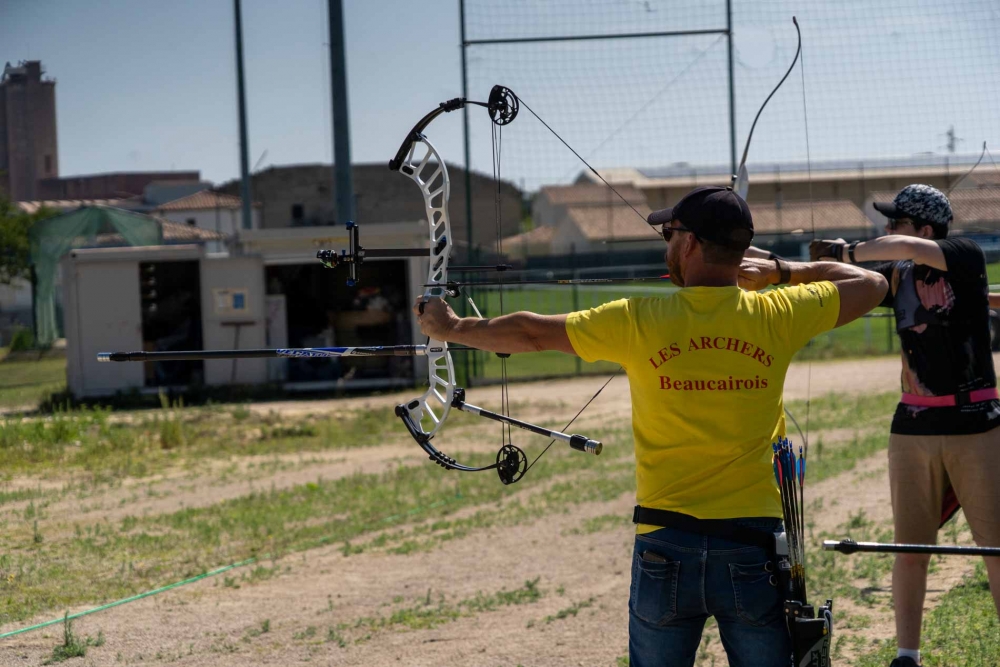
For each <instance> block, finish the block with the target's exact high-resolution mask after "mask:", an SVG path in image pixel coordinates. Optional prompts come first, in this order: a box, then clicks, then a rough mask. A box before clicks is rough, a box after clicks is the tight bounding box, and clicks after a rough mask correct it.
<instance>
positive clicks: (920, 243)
mask: <svg viewBox="0 0 1000 667" xmlns="http://www.w3.org/2000/svg"><path fill="white" fill-rule="evenodd" d="M851 246H853V251H854V252H853V255H854V257H853V261H852V259H851V254H852V253H851ZM809 256H810V257H812V258H813V259H816V260H822V259H834V260H836V261H840V262H847V263H850V264H856V263H858V262H882V261H895V260H912V261H913V263H914V264H923V265H925V266H929V267H931V268H932V269H939V270H941V271H947V270H948V263H947V262H946V261H945V257H944V252H943V251H942V250H941V246H940V245H938V244H937V243H936V242H934V241H932V240H930V239H922V238H917V237H915V236H880V237H879V238H877V239H871V240H870V241H863V242H860V243H853V244H849V243H846V242H845V241H842V240H839V239H838V240H836V241H825V240H824V241H813V242H812V243H810V244H809Z"/></svg>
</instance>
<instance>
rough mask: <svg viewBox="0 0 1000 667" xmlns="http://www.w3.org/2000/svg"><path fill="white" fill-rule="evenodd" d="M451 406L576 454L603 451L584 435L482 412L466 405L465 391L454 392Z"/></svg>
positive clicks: (600, 446)
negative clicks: (556, 443) (563, 445)
mask: <svg viewBox="0 0 1000 667" xmlns="http://www.w3.org/2000/svg"><path fill="white" fill-rule="evenodd" d="M451 404H452V407H455V408H458V409H459V410H462V411H463V412H471V413H472V414H474V415H479V416H480V417H486V418H487V419H492V420H493V421H497V422H500V423H502V424H510V425H511V426H516V427H517V428H521V429H524V430H525V431H531V432H532V433H537V434H538V435H544V436H545V437H546V438H552V439H553V440H559V441H561V442H565V443H566V444H568V445H569V446H570V447H571V448H573V449H575V450H577V451H578V452H586V453H587V454H593V455H594V456H599V455H600V453H601V451H602V450H603V449H604V445H602V444H601V442H600V441H598V440H591V439H590V438H588V437H586V436H584V435H572V434H569V433H563V432H562V431H555V430H552V429H548V428H545V427H543V426H537V425H535V424H531V423H529V422H525V421H521V420H520V419H514V418H513V417H508V416H507V415H502V414H499V413H497V412H490V411H489V410H484V409H483V408H480V407H478V406H475V405H471V404H469V403H466V402H465V390H464V389H461V388H459V389H457V390H455V398H454V400H452V403H451Z"/></svg>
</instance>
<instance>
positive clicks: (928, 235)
mask: <svg viewBox="0 0 1000 667" xmlns="http://www.w3.org/2000/svg"><path fill="white" fill-rule="evenodd" d="M917 236H919V237H920V238H922V239H933V238H934V228H933V227H931V226H930V225H924V226H923V227H921V228H920V229H918V230H917Z"/></svg>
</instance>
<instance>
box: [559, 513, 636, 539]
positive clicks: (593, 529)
mask: <svg viewBox="0 0 1000 667" xmlns="http://www.w3.org/2000/svg"><path fill="white" fill-rule="evenodd" d="M631 525H632V517H630V516H627V515H625V514H602V515H600V516H595V517H591V518H589V519H585V520H584V522H583V524H582V525H581V526H580V527H579V528H571V529H569V530H566V531H564V534H566V535H590V534H592V533H599V532H601V531H605V530H615V529H617V528H623V527H627V526H631Z"/></svg>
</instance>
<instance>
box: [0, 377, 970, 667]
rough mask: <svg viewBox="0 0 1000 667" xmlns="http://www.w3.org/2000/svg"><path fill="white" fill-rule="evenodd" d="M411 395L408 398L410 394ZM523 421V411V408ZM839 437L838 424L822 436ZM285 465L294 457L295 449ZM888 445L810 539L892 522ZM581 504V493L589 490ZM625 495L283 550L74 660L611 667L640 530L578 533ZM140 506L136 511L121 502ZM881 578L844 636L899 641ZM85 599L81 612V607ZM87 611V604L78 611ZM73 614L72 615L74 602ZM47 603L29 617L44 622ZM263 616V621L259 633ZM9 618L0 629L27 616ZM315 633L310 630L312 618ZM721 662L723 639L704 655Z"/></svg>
mask: <svg viewBox="0 0 1000 667" xmlns="http://www.w3.org/2000/svg"><path fill="white" fill-rule="evenodd" d="M603 381H604V379H602V378H594V377H588V378H582V379H578V380H560V381H552V382H538V383H533V384H523V385H517V386H516V387H515V388H514V389H512V392H511V393H512V395H513V396H514V398H515V400H518V401H523V402H526V403H527V405H528V406H531V405H532V404H535V407H534V410H532V409H531V408H530V407H529V409H528V412H529V413H530V412H532V411H534V412H536V413H537V412H542V411H548V412H551V411H552V410H554V408H553V404H554V402H553V397H558V398H559V400H558V401H557V402H555V404H556V405H559V406H565V410H564V411H565V412H566V413H567V414H568V415H571V414H572V413H573V412H575V410H576V409H577V407H578V406H579V405H582V403H583V402H584V401H585V400H586V399H588V398H590V396H591V395H592V394H593V392H594V391H595V390H596V388H597V387H598V386H600V384H601V383H602V382H603ZM898 386H899V360H898V359H895V358H893V359H878V360H873V361H846V362H816V363H812V364H800V365H796V366H793V367H792V368H791V369H790V371H789V375H788V381H787V383H786V388H785V395H786V399H803V398H806V397H807V396H811V397H817V396H820V395H823V394H826V393H828V392H851V391H858V392H864V393H869V392H881V391H892V390H895V389H898ZM497 394H498V389H497V388H495V387H484V388H478V389H474V390H472V391H471V392H470V395H469V401H470V402H472V403H477V404H482V405H490V404H492V403H493V402H494V401H495V398H496V396H497ZM410 395H411V396H412V394H410ZM401 396H403V395H402V394H401V395H387V396H382V397H378V398H363V399H346V400H340V401H303V402H288V403H268V404H264V405H260V406H255V408H254V409H258V410H263V411H277V412H282V413H299V412H301V413H314V414H318V413H323V412H325V411H341V410H345V409H356V408H359V407H363V406H365V405H371V406H375V405H384V404H394V403H395V402H397V401H398V400H399V399H400V397H401ZM628 410H629V397H628V383H627V380H626V379H625V378H624V376H622V377H619V378H616V379H615V380H614V381H613V382H612V383H611V385H610V386H609V387H608V388H607V389H606V390H605V391H604V393H603V394H602V396H601V397H600V398H599V399H598V400H597V401H595V403H594V405H592V406H591V409H590V410H588V412H587V413H585V418H582V419H584V421H583V423H597V422H599V421H603V420H607V419H611V418H614V419H622V418H624V417H625V416H627V415H628ZM526 418H528V417H527V416H526ZM826 436H827V437H828V438H833V439H835V438H836V437H837V436H838V434H835V433H828V434H826ZM408 437H409V436H407V435H406V434H405V433H400V434H399V437H398V439H394V440H393V441H391V442H388V443H386V444H385V445H384V446H382V447H372V448H365V449H358V450H350V451H346V452H336V453H335V454H329V455H322V456H320V457H318V458H316V459H315V460H313V459H310V460H308V461H302V465H301V466H298V467H296V466H292V467H291V468H290V469H288V470H284V471H281V472H277V473H275V474H274V475H272V476H267V477H263V478H260V479H254V480H250V481H247V480H245V479H244V480H243V481H240V482H231V483H213V481H212V480H211V479H210V475H209V476H208V477H206V478H205V479H194V480H193V479H190V478H184V479H178V478H163V479H160V480H157V481H156V482H155V485H156V486H157V487H160V488H161V489H162V490H167V489H169V494H168V495H156V496H155V497H151V498H148V499H142V500H141V502H142V503H143V504H142V505H141V506H140V508H139V511H140V513H142V512H149V513H161V512H169V511H173V510H174V509H176V508H179V507H182V506H183V507H193V506H199V505H202V506H203V505H207V504H211V503H215V502H219V501H220V500H223V499H226V498H230V497H235V496H238V495H242V494H245V493H248V492H249V491H250V490H251V489H252V488H255V487H257V488H260V487H264V486H266V487H268V488H270V487H271V486H272V485H274V486H276V487H279V488H280V487H284V486H290V485H293V484H301V483H303V482H304V481H311V480H315V479H316V478H317V477H322V478H324V479H333V478H335V477H337V476H340V475H345V474H350V473H352V472H354V471H357V470H363V471H366V472H375V471H378V470H380V469H383V468H384V467H386V466H389V465H398V464H399V463H400V462H401V461H402V462H404V463H406V464H408V465H409V464H412V465H419V464H421V463H423V464H426V459H425V458H424V457H423V456H422V455H421V453H420V452H419V450H416V448H415V447H414V446H413V445H412V443H409V442H408ZM291 460H293V461H294V457H292V458H291ZM886 474H887V473H886V457H885V452H884V451H883V452H881V453H879V454H876V455H875V456H873V457H871V458H869V459H866V460H863V461H861V462H859V464H858V465H857V467H856V468H855V469H854V470H851V471H848V472H846V473H844V474H842V475H839V476H837V477H834V478H831V479H827V480H824V481H823V482H820V483H816V484H814V485H813V486H812V487H807V498H806V501H807V506H808V504H809V503H811V502H815V501H816V500H817V499H822V502H823V508H824V509H823V511H821V512H815V513H814V514H813V515H812V516H811V517H810V518H811V520H812V521H813V522H814V523H815V526H814V528H813V530H814V532H815V533H817V534H818V533H819V532H822V531H824V530H825V531H830V532H836V531H837V529H838V527H839V526H841V525H842V524H843V523H845V521H847V520H848V519H849V518H850V517H851V516H853V515H856V514H857V513H858V512H859V511H860V510H864V512H865V515H866V516H867V517H868V518H869V519H871V520H873V521H875V522H876V523H878V524H885V523H886V522H890V521H891V510H890V507H889V496H888V482H887V478H886ZM131 493H133V491H132V490H130V489H128V488H119V489H111V490H108V491H106V492H103V493H102V494H101V495H100V496H99V497H97V498H94V499H93V500H92V501H88V503H86V505H85V506H81V505H80V504H79V503H73V502H64V503H59V504H55V505H53V506H51V507H50V508H49V511H50V514H51V516H53V517H54V518H58V519H61V520H65V521H67V522H69V523H72V522H73V521H82V522H86V521H87V520H88V519H89V520H91V521H93V520H96V518H97V517H98V516H100V517H104V516H109V515H110V514H113V512H115V511H116V509H117V507H118V505H119V501H120V499H121V498H122V497H125V496H126V495H128V494H131ZM582 500H586V499H582ZM632 505H633V498H632V497H630V496H629V495H628V494H626V495H623V496H621V497H618V498H616V499H614V500H612V501H609V502H590V501H587V502H581V503H580V504H579V505H576V506H571V507H570V508H569V509H568V510H567V511H566V512H565V513H555V514H546V515H544V516H541V517H539V518H538V519H537V520H535V521H529V522H526V523H521V524H518V525H517V526H515V527H512V528H504V529H481V530H474V531H470V532H469V533H468V534H467V535H466V536H465V537H462V538H459V539H454V540H450V541H447V542H444V543H443V544H442V545H441V546H439V547H438V548H436V549H434V550H432V551H429V552H416V553H411V554H408V555H394V554H389V553H385V552H381V551H378V550H374V551H370V552H369V551H366V552H364V553H362V554H360V555H358V554H355V555H350V556H345V555H344V554H343V553H342V551H341V549H340V548H339V547H336V546H331V547H324V548H316V549H312V550H309V551H307V552H304V553H299V554H293V555H290V556H286V557H285V558H284V559H283V560H282V561H279V565H281V567H282V573H281V574H279V575H277V576H275V577H274V578H272V579H269V580H266V581H263V582H260V583H256V584H253V585H243V586H241V587H240V588H232V587H227V586H223V585H222V582H221V581H220V580H219V579H220V578H218V577H216V578H210V579H206V580H203V581H201V582H198V583H195V584H192V585H189V586H185V587H183V588H179V589H175V590H173V591H170V592H166V593H163V594H160V595H157V596H154V597H150V598H147V599H144V600H140V601H137V602H133V603H130V604H127V605H123V606H120V607H117V608H114V609H111V610H108V611H104V612H101V613H98V614H93V615H91V616H87V617H84V618H81V619H79V620H77V621H76V622H75V624H74V630H75V631H76V633H77V634H78V635H81V636H82V635H90V636H92V637H96V636H97V634H98V632H102V633H103V636H104V637H105V638H106V643H105V644H104V645H103V646H100V647H93V648H91V649H90V650H89V651H88V654H87V656H86V657H85V658H82V659H73V660H72V661H70V662H67V663H66V664H68V665H76V664H79V665H122V664H139V663H141V664H150V663H151V664H161V663H162V664H168V663H172V664H183V665H192V666H199V667H200V666H209V665H213V666H214V665H232V666H257V665H261V666H263V665H289V664H300V663H304V662H310V663H316V664H322V665H338V666H340V665H344V666H347V665H413V666H415V667H421V666H427V667H430V666H437V665H470V666H473V665H476V666H478V665H481V666H483V667H487V666H488V667H494V666H496V667H499V666H504V667H515V666H516V665H523V666H524V667H528V666H574V667H576V666H591V665H600V666H609V667H616V666H617V665H619V664H621V662H620V659H621V657H622V656H624V655H626V653H627V643H628V635H627V622H628V615H627V600H628V592H629V571H630V558H631V548H632V538H633V528H632V527H631V525H629V524H627V523H624V522H622V523H618V524H614V525H613V526H610V527H607V528H606V529H604V530H599V531H596V532H592V533H586V532H581V531H575V530H574V529H575V528H578V527H579V526H580V525H581V523H582V522H583V521H585V520H586V519H588V518H592V517H597V516H602V515H608V514H616V515H620V516H622V517H627V516H629V515H630V510H631V507H632ZM129 511H130V513H133V514H135V513H136V507H135V506H133V507H131V508H130V510H129ZM972 567H973V563H972V562H971V561H962V560H959V559H957V558H956V559H951V560H946V561H944V563H943V565H942V567H940V568H939V569H938V571H937V572H935V573H934V574H933V576H932V579H931V581H930V586H929V588H930V589H931V591H932V592H931V594H930V596H929V599H928V606H932V605H933V604H934V603H935V602H936V600H937V599H938V598H939V597H940V595H941V594H942V593H943V592H944V591H946V590H947V589H948V588H950V587H951V586H952V585H954V583H955V582H957V581H958V580H959V579H960V578H961V577H962V576H963V575H964V574H966V573H967V572H969V571H970V570H971V568H972ZM536 578H537V580H538V581H537V584H536V586H537V588H538V589H539V590H540V591H542V592H543V595H542V596H541V598H540V599H538V600H537V601H536V602H532V603H529V604H519V605H512V606H506V607H500V608H499V609H497V610H494V611H481V612H478V613H475V614H474V615H468V616H463V617H460V618H457V619H456V620H453V621H451V622H448V623H444V624H442V625H440V626H438V627H434V628H429V629H419V630H410V629H406V628H404V627H402V626H395V627H392V628H388V629H380V630H375V631H373V632H372V633H371V636H370V637H369V638H367V639H364V638H362V640H361V641H355V639H356V638H357V637H358V633H357V632H354V633H353V634H352V635H351V641H348V642H344V645H343V646H341V645H340V642H339V641H337V638H336V637H331V636H330V635H329V634H328V632H329V630H328V629H329V628H331V627H336V626H337V624H338V623H347V624H356V623H357V620H358V619H362V618H366V617H367V618H370V617H375V616H380V615H382V616H384V615H385V614H386V613H389V612H391V610H392V609H395V608H398V607H399V605H400V602H401V601H404V602H412V601H413V600H417V599H421V598H426V599H428V600H438V599H440V598H441V596H443V597H444V599H445V600H448V601H457V600H467V599H470V598H473V597H475V596H476V594H477V593H478V592H482V593H485V594H491V593H496V592H497V591H500V590H506V591H513V590H516V589H519V588H520V587H522V586H524V585H525V582H526V581H527V580H535V579H536ZM889 591H890V587H889V582H888V581H887V580H884V581H883V582H881V585H880V586H879V587H878V589H877V590H876V591H875V597H876V598H877V602H876V604H875V605H874V606H873V607H872V608H865V609H860V610H859V609H856V608H854V607H853V606H852V605H851V604H850V603H838V609H844V610H846V611H848V613H859V614H861V613H863V614H864V615H865V616H866V617H867V619H868V621H867V627H864V628H861V629H856V630H851V631H850V632H851V633H852V634H853V635H858V636H861V637H862V638H863V640H864V642H865V643H866V644H867V643H870V640H871V639H874V638H888V637H891V636H892V632H893V625H892V612H891V609H889V608H888V606H887V605H886V604H885V601H886V600H888V599H889V595H890V592H889ZM82 608H85V607H82ZM82 608H81V609H82ZM79 610H80V609H71V610H70V611H71V612H73V611H79ZM56 615H57V614H53V613H48V614H45V615H43V616H41V617H39V618H37V619H34V622H39V621H44V620H48V619H50V618H53V617H54V616H56ZM265 620H267V621H269V627H268V631H267V632H266V633H259V632H257V631H256V629H259V628H261V625H262V623H264V622H265ZM29 624H30V622H25V623H18V624H16V625H10V626H7V627H3V628H0V632H4V631H9V630H12V629H15V628H16V627H23V626H26V625H29ZM310 627H312V628H314V630H313V631H312V634H310V631H309V628H310ZM61 636H62V631H61V627H60V626H58V625H56V626H53V627H50V628H47V629H45V630H41V631H35V632H32V633H27V634H23V635H19V636H16V637H13V638H10V639H6V640H0V665H38V664H41V663H42V662H43V660H45V658H47V657H48V656H50V655H51V652H52V649H53V647H54V646H55V645H56V644H57V643H58V642H59V640H60V639H61ZM854 650H856V649H851V648H848V649H847V650H846V651H845V653H844V656H845V657H844V659H842V660H841V661H837V662H836V664H850V663H849V659H850V657H851V656H852V655H854V653H852V651H854ZM713 663H714V664H717V665H723V664H726V661H725V657H724V654H723V653H721V651H720V649H719V642H718V639H717V638H716V639H715V640H714V641H713V642H710V643H709V645H708V648H707V650H706V655H705V662H704V664H713Z"/></svg>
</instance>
